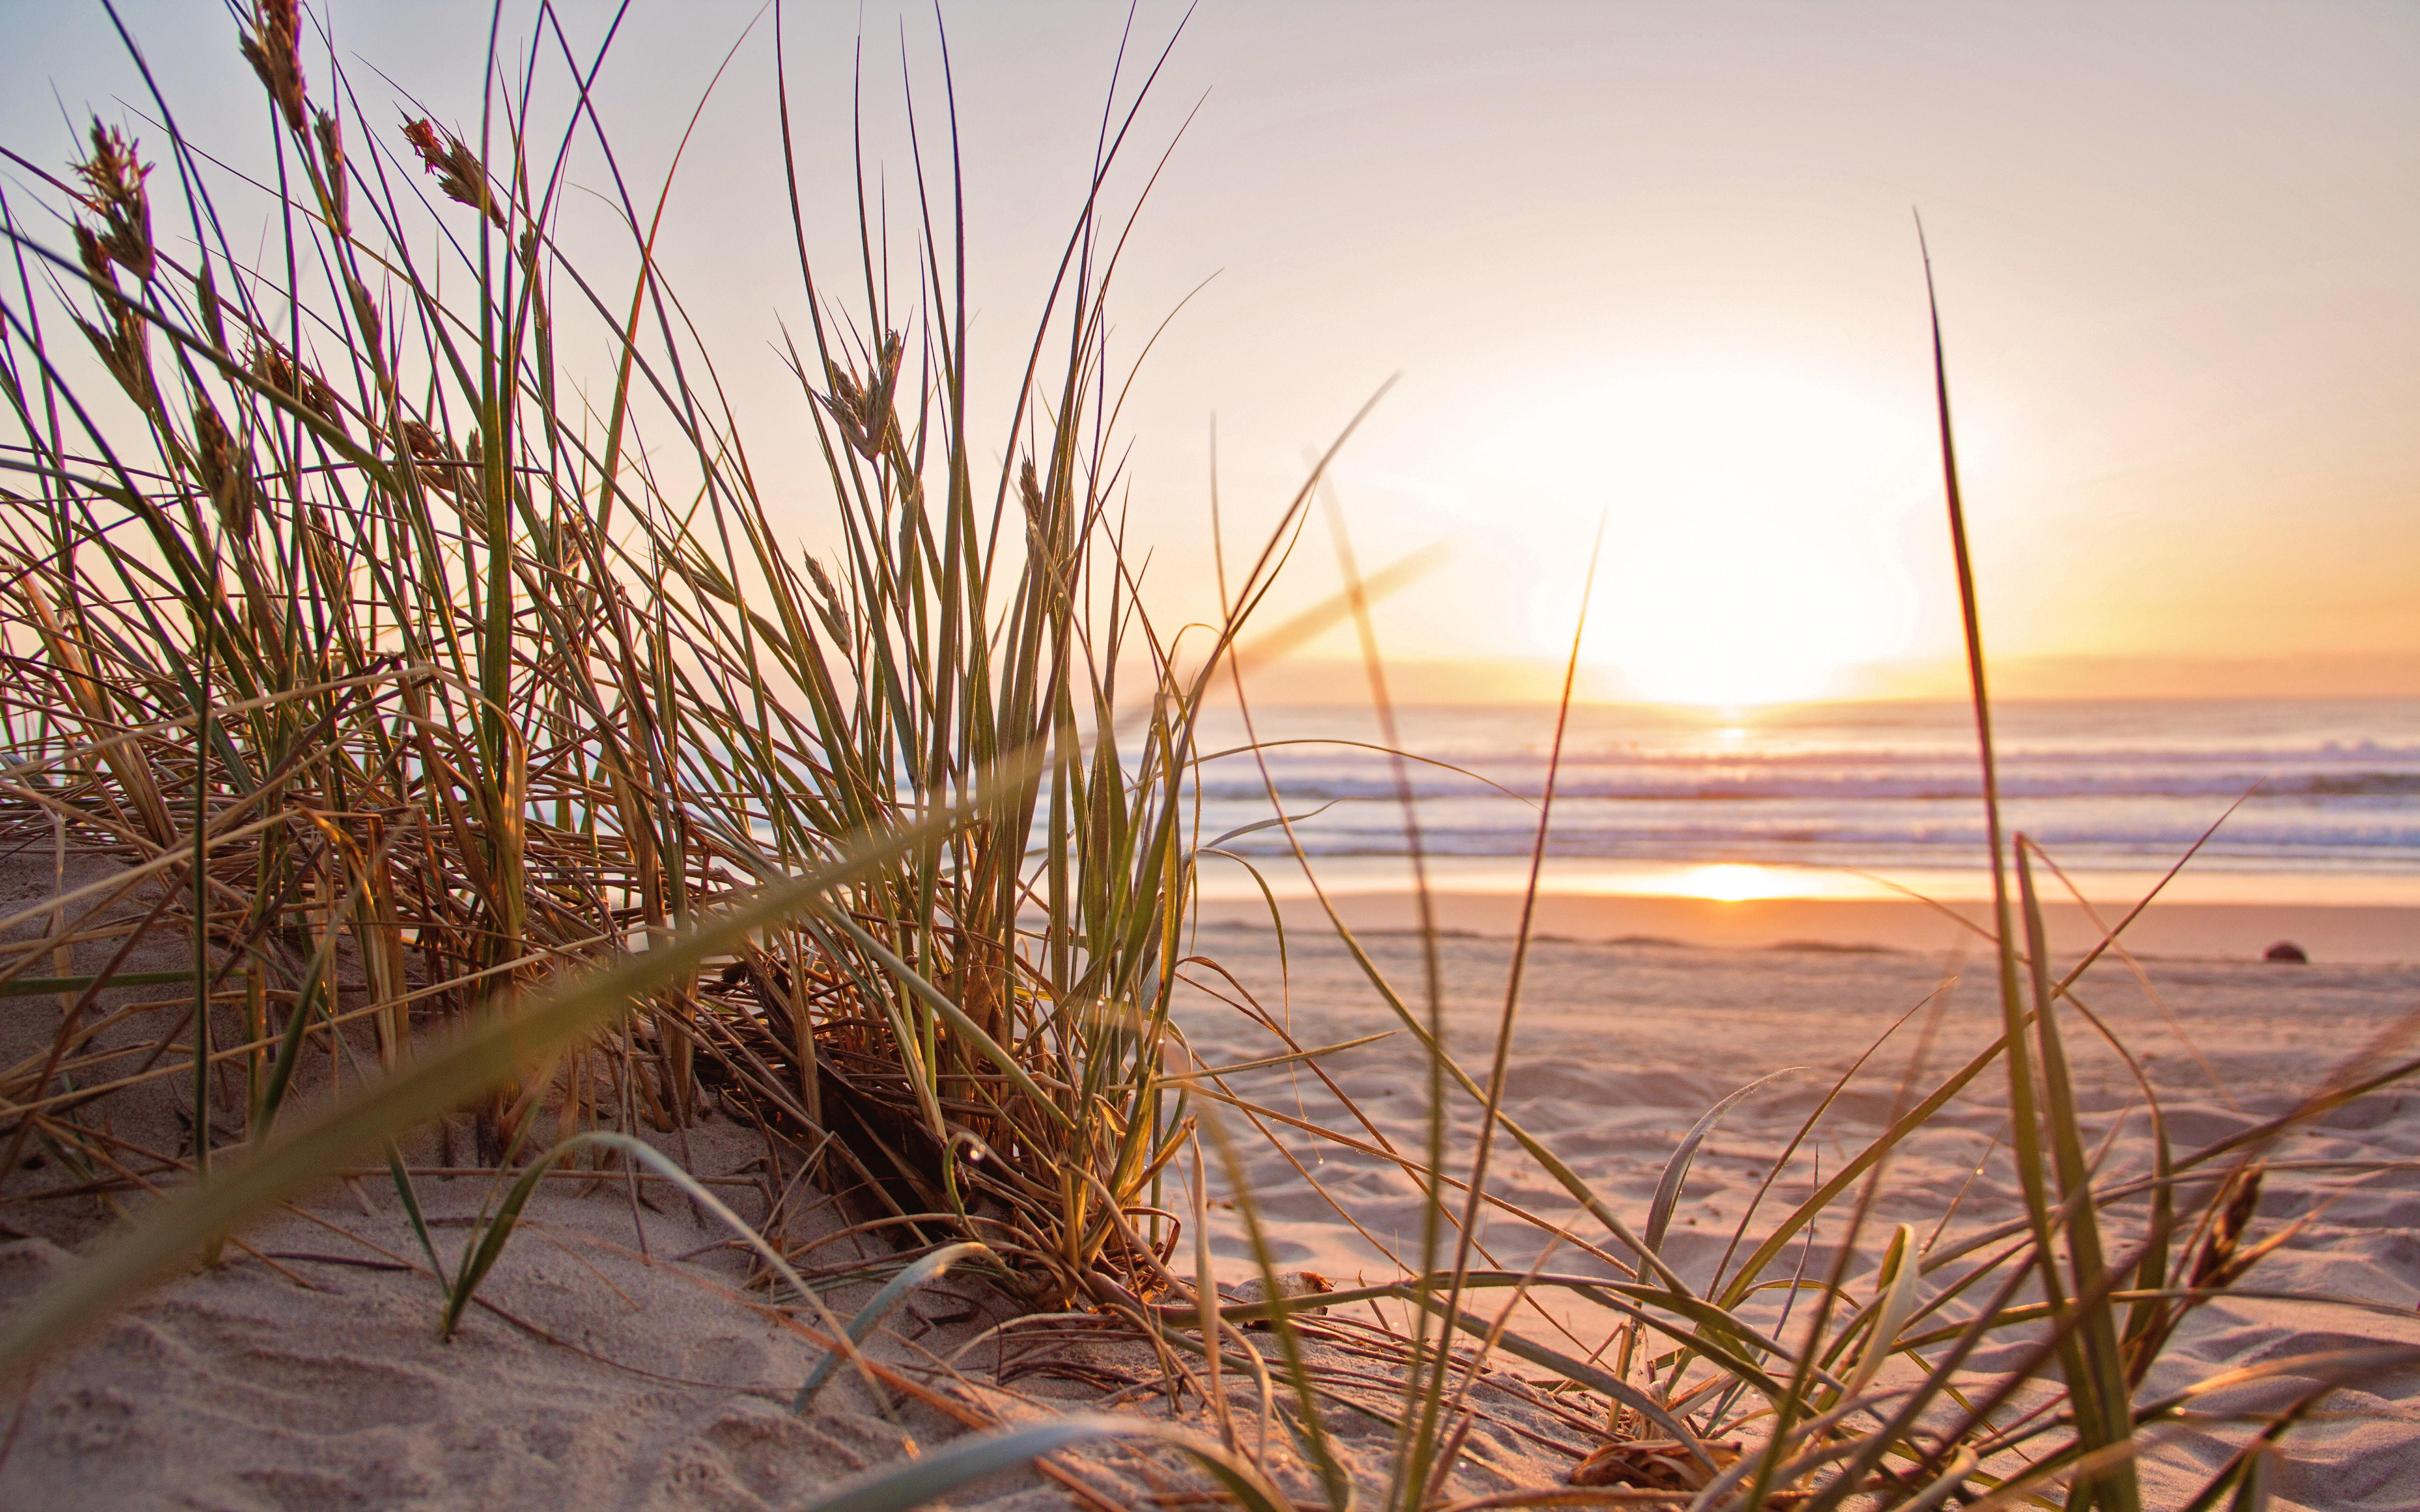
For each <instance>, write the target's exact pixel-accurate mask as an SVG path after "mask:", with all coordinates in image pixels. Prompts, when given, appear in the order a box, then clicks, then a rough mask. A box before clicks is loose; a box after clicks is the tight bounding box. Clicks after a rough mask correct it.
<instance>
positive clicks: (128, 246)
mask: <svg viewBox="0 0 2420 1512" xmlns="http://www.w3.org/2000/svg"><path fill="white" fill-rule="evenodd" d="M137 146H138V144H137V143H136V142H135V141H134V140H133V139H132V138H131V137H128V136H126V135H124V134H123V133H121V132H119V131H116V129H115V128H112V127H108V126H103V125H102V124H101V122H100V120H99V119H95V120H94V121H93V123H92V156H90V157H88V158H86V159H85V160H84V161H83V162H78V163H75V164H74V165H73V166H74V169H75V176H76V177H78V178H81V179H83V180H84V182H85V192H84V193H81V194H79V195H77V196H76V197H77V198H78V199H79V200H81V201H82V202H83V204H84V207H85V208H86V209H88V210H90V211H92V212H93V214H95V215H97V216H99V217H100V218H101V224H100V225H99V226H98V227H91V226H86V225H85V224H82V223H78V224H77V226H76V251H77V253H78V255H81V256H82V258H83V259H84V267H85V272H86V273H89V274H91V275H92V279H93V282H94V283H96V284H107V285H111V286H112V287H115V286H116V281H115V280H114V279H112V278H111V277H109V276H108V272H107V270H108V266H109V265H110V264H113V263H114V264H116V266H117V267H120V268H123V269H125V270H127V271H128V272H130V273H132V274H133V275H134V277H135V279H136V280H137V281H138V282H141V283H148V282H150V279H151V272H152V269H153V267H154V259H153V257H152V253H151V196H150V193H149V192H148V191H147V189H146V188H145V187H144V180H145V179H146V178H147V177H150V174H151V165H150V164H148V163H147V162H143V161H141V159H140V158H138V157H137V156H136V154H135V148H136V147H137Z"/></svg>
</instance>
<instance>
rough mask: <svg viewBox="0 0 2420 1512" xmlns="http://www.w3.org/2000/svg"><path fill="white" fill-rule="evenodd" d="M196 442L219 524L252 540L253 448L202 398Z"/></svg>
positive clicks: (196, 415)
mask: <svg viewBox="0 0 2420 1512" xmlns="http://www.w3.org/2000/svg"><path fill="white" fill-rule="evenodd" d="M194 460H195V465H196V466H197V467H198V468H199V469H200V471H201V474H202V486H203V487H205V488H207V489H209V495H210V502H211V503H212V504H214V505H216V506H217V508H218V513H219V523H220V524H221V525H223V526H225V527H226V532H227V533H228V534H229V535H232V536H235V537H237V538H238V539H244V538H248V537H249V536H250V535H251V534H252V506H253V494H254V490H253V482H252V458H251V455H250V449H249V448H248V447H246V446H244V445H243V444H242V443H241V442H240V441H239V440H237V438H236V437H235V436H234V435H232V434H230V433H229V432H228V430H227V428H226V422H225V421H223V420H221V419H220V418H219V412H218V410H217V409H213V408H212V407H211V405H210V402H209V400H208V399H203V398H198V397H197V398H195V400H194Z"/></svg>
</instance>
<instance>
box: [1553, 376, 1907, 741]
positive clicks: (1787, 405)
mask: <svg viewBox="0 0 2420 1512" xmlns="http://www.w3.org/2000/svg"><path fill="white" fill-rule="evenodd" d="M1508 428H1509V431H1510V434H1511V438H1512V442H1513V444H1512V446H1511V447H1509V448H1507V449H1506V450H1508V451H1509V452H1511V453H1512V455H1515V456H1517V457H1518V458H1519V460H1518V461H1517V462H1516V463H1515V464H1513V466H1514V468H1515V471H1518V472H1519V474H1520V475H1521V476H1522V477H1523V479H1524V481H1525V482H1526V483H1527V484H1528V486H1529V497H1530V498H1532V499H1533V500H1536V501H1542V502H1546V503H1550V504H1556V505H1559V506H1560V507H1559V509H1557V510H1556V511H1555V512H1556V513H1557V514H1559V515H1561V516H1562V517H1563V518H1564V519H1566V520H1570V521H1572V522H1573V527H1574V530H1575V533H1578V534H1579V535H1580V536H1581V537H1582V538H1584V537H1585V533H1586V531H1588V530H1590V529H1593V526H1594V523H1595V519H1596V517H1598V515H1599V514H1600V513H1602V514H1604V516H1605V517H1606V522H1607V530H1606V540H1605V554H1604V558H1603V562H1602V564H1601V565H1600V567H1599V570H1598V574H1597V587H1596V593H1595V596H1594V599H1593V601H1592V602H1591V603H1590V606H1589V629H1588V636H1587V640H1586V641H1585V643H1584V644H1583V647H1582V653H1581V654H1582V657H1583V659H1584V661H1585V662H1586V663H1587V664H1588V665H1589V666H1590V668H1591V669H1592V670H1593V671H1596V672H1597V673H1598V674H1599V675H1600V676H1601V677H1602V678H1603V679H1604V680H1605V682H1606V683H1607V684H1609V685H1610V690H1611V691H1613V692H1614V693H1616V694H1617V695H1618V696H1627V697H1633V698H1640V699H1646V700H1650V701H1652V702H1668V703H1689V704H1700V705H1711V706H1718V707H1743V706H1749V705H1757V704H1766V703H1775V702H1789V701H1794V700H1803V699H1812V698H1822V697H1825V696H1833V695H1840V694H1845V693H1848V692H1850V691H1853V687H1852V685H1853V683H1854V674H1855V673H1856V672H1857V671H1858V670H1859V669H1861V668H1863V667H1865V666H1868V665H1870V664H1873V663H1876V662H1883V661H1890V660H1895V659H1898V658H1900V657H1904V656H1908V655H1910V654H1911V649H1912V644H1913V642H1914V640H1915V639H1916V634H1917V620H1918V613H1919V603H1918V589H1917V585H1916V574H1915V573H1914V572H1912V571H1911V570H1910V569H1909V567H1908V565H1907V563H1908V558H1909V552H1910V550H1911V548H1912V547H1914V546H1916V545H1917V544H1918V538H1917V537H1916V535H1915V531H1916V529H1918V528H1919V525H1920V524H1930V522H1931V514H1930V512H1929V508H1928V501H1926V499H1925V498H1924V496H1923V495H1922V492H1921V490H1922V488H1923V487H1924V486H1925V485H1926V480H1927V478H1928V476H1929V474H1927V472H1926V471H1925V468H1926V466H1927V454H1926V453H1925V451H1924V450H1923V443H1924V437H1923V435H1922V434H1921V433H1920V431H1918V430H1916V429H1915V428H1913V427H1912V426H1911V424H1910V423H1909V422H1908V421H1907V419H1906V418H1905V417H1904V416H1901V415H1899V414H1898V413H1896V412H1895V411H1894V410H1893V409H1892V408H1891V407H1889V406H1886V405H1885V404H1884V403H1882V402H1880V401H1879V400H1877V399H1876V398H1874V397H1872V396H1871V395H1869V394H1866V393H1860V392H1858V391H1857V390H1856V389H1855V388H1854V386H1853V385H1852V384H1851V383H1850V382H1849V381H1847V380H1846V379H1845V378H1841V379H1837V380H1836V379H1835V378H1833V377H1831V376H1829V375H1818V374H1807V373H1797V372H1791V371H1788V370H1782V369H1766V368H1760V367H1747V366H1742V367H1699V368H1696V369H1683V370H1680V371H1677V372H1676V371H1673V370H1672V369H1670V368H1669V367H1665V368H1662V369H1660V370H1658V371H1657V372H1656V373H1655V375H1654V376H1653V377H1652V378H1627V377H1625V378H1620V379H1611V380H1603V381H1597V382H1592V383H1586V384H1575V386H1574V387H1573V388H1571V389H1570V390H1568V391H1567V392H1566V393H1565V395H1564V396H1563V398H1562V399H1561V400H1560V401H1559V402H1558V403H1555V404H1553V405H1550V406H1547V407H1544V409H1540V410H1538V411H1535V412H1532V413H1531V414H1528V415H1527V416H1524V417H1522V418H1520V419H1518V420H1515V421H1513V422H1511V423H1510V424H1509V427H1508ZM1582 520H1585V522H1586V524H1585V525H1584V526H1583V525H1581V524H1580V523H1579V522H1580V521H1582ZM1540 524H1541V526H1542V527H1543V526H1544V525H1546V524H1547V520H1546V519H1544V518H1542V519H1541V520H1540ZM1537 533H1538V534H1539V535H1540V536H1541V538H1543V537H1544V536H1545V535H1548V534H1554V533H1558V532H1553V531H1547V530H1541V531H1540V532H1537ZM1922 544H1923V545H1925V546H1926V548H1929V547H1930V543H1929V542H1926V543H1922ZM1555 549H1556V550H1557V551H1558V552H1559V553H1560V554H1559V555H1557V556H1556V558H1555V559H1554V561H1553V562H1552V563H1547V562H1544V561H1542V562H1541V563H1538V565H1539V567H1540V568H1541V572H1542V580H1551V579H1546V578H1544V574H1545V573H1548V572H1551V573H1553V574H1554V575H1555V576H1562V575H1564V574H1567V573H1568V567H1567V566H1566V565H1564V563H1567V562H1568V554H1567V552H1565V551H1564V548H1562V547H1561V546H1560V545H1558V546H1557V547H1556V548H1555ZM1533 607H1534V610H1535V612H1534V613H1533V620H1534V621H1535V622H1536V623H1535V624H1534V626H1533V633H1534V635H1535V638H1536V639H1537V640H1538V641H1539V643H1540V644H1541V645H1542V646H1561V645H1567V644H1568V643H1569V642H1568V640H1567V638H1568V637H1569V635H1570V634H1571V622H1570V619H1569V617H1568V613H1567V610H1568V608H1569V607H1570V600H1568V599H1566V600H1562V601H1561V602H1560V603H1559V604H1550V603H1549V602H1548V600H1547V597H1546V595H1545V594H1543V593H1542V594H1539V595H1538V597H1537V599H1536V600H1535V602H1534V606H1533Z"/></svg>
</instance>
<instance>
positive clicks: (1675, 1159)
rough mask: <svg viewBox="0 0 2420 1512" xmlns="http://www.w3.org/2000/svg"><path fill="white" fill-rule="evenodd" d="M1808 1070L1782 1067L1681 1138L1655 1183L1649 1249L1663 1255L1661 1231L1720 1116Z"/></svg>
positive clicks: (1717, 1108)
mask: <svg viewBox="0 0 2420 1512" xmlns="http://www.w3.org/2000/svg"><path fill="white" fill-rule="evenodd" d="M1808 1069H1809V1068H1807V1067H1805V1066H1784V1067H1783V1068H1782V1069H1781V1070H1779V1071H1776V1072H1773V1073H1772V1074H1770V1075H1766V1076H1760V1077H1758V1078H1757V1079H1756V1080H1754V1081H1752V1082H1750V1083H1748V1084H1747V1085H1746V1086H1745V1087H1743V1088H1740V1089H1739V1090H1738V1091H1736V1092H1733V1093H1731V1095H1730V1096H1729V1097H1727V1098H1724V1099H1723V1100H1722V1101H1721V1102H1719V1103H1715V1104H1714V1106H1713V1107H1710V1108H1708V1109H1707V1110H1706V1112H1705V1116H1704V1117H1703V1118H1701V1119H1699V1120H1698V1121H1697V1123H1696V1125H1695V1126H1693V1127H1692V1128H1691V1129H1690V1130H1689V1132H1688V1134H1685V1135H1683V1137H1682V1140H1681V1148H1680V1149H1675V1150H1674V1151H1672V1158H1671V1159H1670V1160H1668V1161H1666V1162H1665V1163H1664V1175H1663V1178H1662V1179H1661V1180H1658V1181H1657V1182H1656V1183H1655V1201H1654V1203H1653V1204H1652V1206H1651V1207H1649V1209H1648V1210H1647V1247H1648V1248H1649V1249H1652V1250H1655V1251H1657V1252H1658V1253H1661V1252H1662V1250H1663V1248H1664V1230H1665V1229H1667V1228H1668V1227H1671V1224H1672V1210H1673V1209H1674V1208H1676V1207H1678V1206H1679V1205H1680V1201H1681V1188H1682V1187H1683V1185H1685V1184H1686V1183H1687V1181H1688V1180H1689V1165H1690V1163H1691V1162H1692V1161H1694V1160H1696V1159H1697V1157H1698V1147H1699V1145H1701V1144H1703V1143H1705V1141H1706V1135H1708V1134H1712V1133H1714V1125H1715V1124H1717V1123H1720V1122H1721V1121H1722V1118H1723V1115H1724V1114H1726V1113H1729V1112H1730V1110H1731V1109H1732V1108H1733V1107H1735V1106H1737V1105H1738V1103H1739V1102H1740V1100H1741V1099H1743V1098H1745V1097H1746V1096H1747V1095H1748V1094H1749V1093H1751V1092H1753V1091H1755V1090H1756V1089H1757V1088H1760V1087H1762V1086H1763V1085H1765V1084H1766V1083H1767V1082H1775V1081H1779V1080H1780V1079H1781V1078H1782V1077H1784V1076H1795V1075H1796V1074H1798V1073H1799V1072H1802V1071H1806V1070H1808Z"/></svg>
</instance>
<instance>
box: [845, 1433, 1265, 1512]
mask: <svg viewBox="0 0 2420 1512" xmlns="http://www.w3.org/2000/svg"><path fill="white" fill-rule="evenodd" d="M1100 1439H1150V1440H1153V1441H1155V1442H1157V1443H1166V1444H1172V1445H1174V1446H1175V1447H1176V1448H1179V1449H1182V1450H1184V1451H1185V1452H1186V1453H1187V1454H1188V1455H1190V1456H1192V1457H1193V1459H1194V1461H1195V1462H1196V1463H1198V1464H1200V1465H1201V1467H1202V1469H1203V1470H1206V1471H1208V1472H1209V1473H1210V1474H1211V1475H1212V1477H1213V1478H1215V1479H1216V1480H1217V1481H1218V1484H1219V1485H1220V1486H1222V1487H1224V1488H1225V1489H1226V1491H1227V1494H1228V1495H1230V1496H1232V1497H1233V1498H1234V1499H1235V1501H1236V1502H1237V1503H1238V1504H1241V1505H1242V1506H1244V1507H1245V1508H1247V1509H1248V1512H1292V1508H1293V1504H1292V1503H1290V1502H1289V1501H1287V1500H1286V1498H1285V1497H1284V1495H1283V1494H1282V1493H1280V1491H1279V1490H1278V1489H1277V1488H1276V1487H1274V1486H1271V1485H1270V1484H1269V1483H1268V1481H1267V1480H1266V1479H1264V1477H1263V1476H1262V1475H1261V1474H1260V1473H1258V1472H1257V1471H1254V1470H1253V1469H1252V1468H1251V1467H1250V1466H1249V1465H1248V1464H1246V1463H1245V1462H1244V1461H1243V1460H1242V1459H1241V1458H1237V1457H1236V1456H1233V1455H1231V1454H1229V1453H1228V1452H1227V1451H1226V1450H1224V1449H1221V1448H1219V1447H1218V1445H1217V1444H1214V1443H1209V1442H1208V1441H1207V1440H1204V1439H1198V1438H1196V1437H1194V1436H1193V1435H1192V1434H1190V1433H1187V1432H1186V1431H1185V1430H1184V1429H1182V1428H1176V1427H1169V1426H1168V1425H1167V1424H1164V1423H1153V1422H1149V1421H1146V1420H1144V1419H1142V1418H1135V1417H1110V1416H1108V1415H1107V1414H1104V1413H1087V1414H1083V1415H1079V1416H1073V1417H1063V1418H1057V1419H1054V1420H1053V1421H1051V1422H1048V1423H1041V1424H1036V1425H1034V1426H1033V1427H1022V1428H1012V1429H1010V1430H1009V1431H1007V1432H1005V1433H991V1434H985V1435H984V1436H982V1437H980V1438H967V1439H960V1440H958V1441H957V1442H956V1443H952V1444H950V1445H949V1446H948V1447H947V1448H943V1449H939V1450H936V1451H935V1452H933V1453H932V1454H928V1455H926V1456H924V1457H923V1458H920V1459H913V1460H910V1461H908V1462H907V1464H904V1465H896V1466H892V1467H891V1468H889V1469H887V1470H882V1471H877V1472H876V1473H874V1474H872V1475H870V1476H868V1477H867V1478H866V1479H865V1480H863V1481H862V1482H861V1483H860V1484H858V1485H856V1486H853V1487H850V1488H849V1489H845V1490H843V1491H842V1492H841V1493H840V1494H839V1495H837V1496H832V1497H828V1498H826V1499H825V1500H823V1501H821V1502H817V1503H816V1504H814V1505H813V1506H811V1507H809V1508H808V1509H807V1512H907V1509H908V1508H910V1507H919V1506H923V1505H925V1504H929V1503H931V1502H932V1501H934V1500H935V1499H936V1498H938V1497H942V1496H946V1495H948V1494H949V1493H950V1492H952V1491H954V1490H955V1489H958V1488H959V1487H961V1486H964V1485H965V1484H967V1483H968V1482H969V1481H972V1480H980V1479H982V1478H983V1477H984V1476H985V1475H991V1474H996V1473H999V1472H1001V1471H1003V1470H1012V1469H1014V1468H1016V1466H1018V1465H1021V1464H1024V1463H1025V1462H1026V1461H1028V1460H1030V1459H1033V1458H1039V1457H1040V1456H1043V1455H1047V1454H1051V1453H1054V1452H1055V1451H1057V1450H1061V1449H1067V1448H1073V1447H1074V1446H1075V1445H1077V1444H1079V1443H1092V1442H1094V1441H1096V1440H1100Z"/></svg>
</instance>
